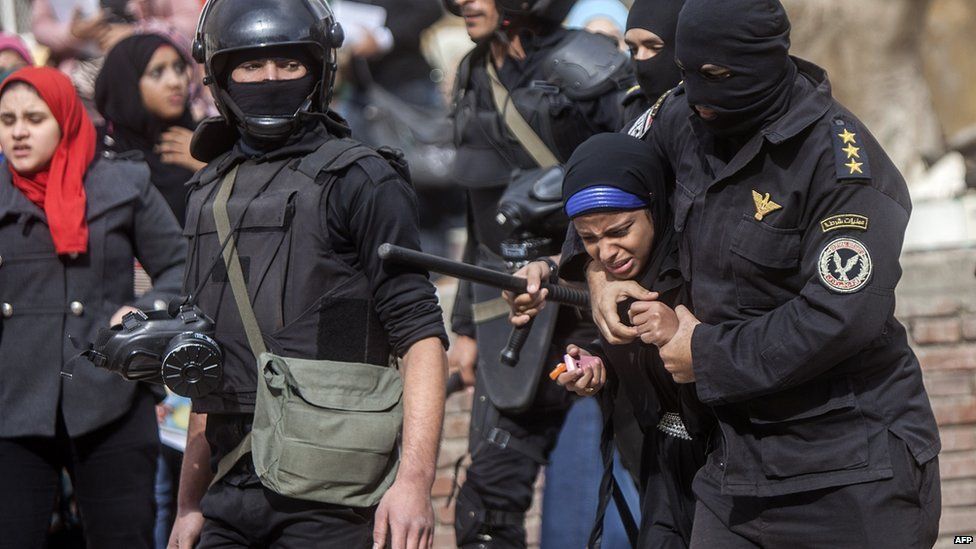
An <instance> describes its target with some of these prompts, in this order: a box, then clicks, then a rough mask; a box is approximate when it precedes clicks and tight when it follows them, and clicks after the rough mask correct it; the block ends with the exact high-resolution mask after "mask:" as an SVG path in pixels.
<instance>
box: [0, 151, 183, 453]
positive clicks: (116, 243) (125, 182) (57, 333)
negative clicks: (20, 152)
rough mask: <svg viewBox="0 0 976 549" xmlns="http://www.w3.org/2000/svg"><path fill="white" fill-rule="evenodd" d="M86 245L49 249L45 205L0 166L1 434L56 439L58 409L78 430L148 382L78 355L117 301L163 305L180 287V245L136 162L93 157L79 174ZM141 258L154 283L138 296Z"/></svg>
mask: <svg viewBox="0 0 976 549" xmlns="http://www.w3.org/2000/svg"><path fill="white" fill-rule="evenodd" d="M85 192H86V199H87V210H86V218H87V221H88V231H89V240H88V252H87V253H85V254H82V255H80V256H79V257H78V258H76V259H69V258H65V257H59V256H58V255H57V254H56V253H55V252H54V245H53V243H52V241H51V234H50V232H49V231H48V228H47V225H46V222H45V219H46V218H45V215H44V212H43V211H42V210H41V209H40V208H38V207H37V206H36V205H35V204H34V203H32V202H31V201H29V200H27V198H26V197H25V196H24V195H23V193H21V192H20V191H19V190H18V189H17V188H16V187H14V186H13V184H12V183H11V175H10V170H9V169H8V168H7V166H6V165H5V163H0V302H2V303H3V311H5V313H6V314H4V315H3V316H2V317H0V437H23V436H46V437H51V436H54V434H55V430H56V423H57V417H58V408H59V407H60V409H61V414H62V415H63V417H64V423H65V427H66V429H67V431H68V435H70V436H72V437H77V436H79V435H84V434H86V433H90V432H92V431H94V430H96V429H98V428H99V427H102V426H104V425H107V424H108V423H110V422H112V421H113V420H115V419H117V418H119V417H120V416H122V415H123V414H125V413H126V412H127V411H128V410H129V408H130V406H131V404H132V403H133V401H134V399H135V398H136V394H137V392H138V391H144V390H146V389H145V387H146V386H145V385H142V384H137V383H131V382H128V381H125V380H123V379H122V378H121V377H119V376H118V375H116V374H113V373H111V372H109V371H107V370H102V369H99V368H95V367H94V366H92V365H91V364H90V363H87V362H85V361H77V363H76V364H75V366H74V368H73V378H71V379H68V378H66V377H62V376H61V370H62V368H63V367H64V366H65V364H66V363H67V362H68V361H69V360H70V359H72V358H73V357H74V356H76V355H77V354H78V353H79V350H78V349H77V348H76V347H75V346H74V345H73V344H72V343H71V341H69V339H68V337H69V336H72V337H74V338H77V339H78V340H81V341H89V342H91V341H94V339H95V334H96V333H97V332H98V329H99V328H107V327H108V324H109V319H110V318H111V316H112V314H114V313H115V311H116V310H118V309H119V307H121V306H123V305H132V306H134V307H137V308H140V309H158V308H165V307H166V305H167V303H168V301H169V300H170V299H171V298H173V297H175V296H176V295H177V294H178V293H179V291H180V283H181V280H182V277H183V264H184V261H185V259H186V244H185V242H184V240H183V237H182V236H181V235H180V230H179V225H178V224H177V222H176V218H175V217H173V213H172V212H171V211H170V209H169V207H168V206H167V205H166V202H165V201H164V200H163V197H162V196H161V195H160V194H159V192H158V191H157V190H156V189H155V188H154V187H153V186H152V184H151V183H150V181H149V170H148V169H147V167H146V165H145V164H144V163H141V162H131V161H124V160H114V159H109V158H105V157H104V156H99V157H96V159H95V161H94V163H93V164H92V165H91V166H90V167H89V169H88V173H87V175H86V177H85ZM135 259H138V260H139V262H140V263H141V264H142V266H143V268H145V270H146V272H147V273H149V276H150V277H151V278H152V280H153V288H152V289H151V290H150V291H149V292H147V293H146V294H144V295H143V296H141V297H140V298H139V299H136V298H135V295H134V293H133V264H134V260H135Z"/></svg>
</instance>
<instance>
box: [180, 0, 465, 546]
mask: <svg viewBox="0 0 976 549" xmlns="http://www.w3.org/2000/svg"><path fill="white" fill-rule="evenodd" d="M200 26H201V32H200V34H199V35H198V40H197V42H196V44H195V45H194V50H195V55H196V56H197V59H198V60H199V61H202V62H205V64H206V69H207V81H208V83H209V84H210V85H211V91H212V92H213V93H214V96H215V98H216V100H217V105H218V108H219V109H220V110H221V114H222V115H223V116H222V117H220V118H216V119H211V120H209V121H206V122H204V123H203V124H201V126H200V127H199V128H198V129H197V132H196V134H195V135H194V142H193V152H194V155H195V156H197V157H198V158H204V157H205V158H206V159H207V160H209V164H208V165H207V167H206V168H204V169H203V170H201V171H200V172H199V173H197V174H196V175H195V176H194V178H193V179H192V180H191V182H190V183H189V185H190V189H191V190H190V195H189V198H188V205H187V222H186V228H185V234H186V236H187V237H188V238H189V239H190V246H191V252H190V260H189V261H188V267H187V276H186V283H185V288H186V289H187V290H188V291H190V292H193V293H194V296H195V299H196V303H197V305H198V306H199V307H200V308H201V309H202V310H203V311H204V312H205V313H207V315H208V316H210V317H211V318H213V319H214V321H215V334H214V337H215V339H216V340H217V341H218V343H220V345H221V348H222V351H223V359H224V370H223V375H222V377H221V379H220V383H219V385H218V386H217V388H216V389H215V390H214V391H213V392H212V393H210V394H208V395H205V396H202V397H200V398H194V400H193V411H194V412H196V413H202V414H207V429H206V439H207V441H208V443H209V445H210V450H211V457H212V461H211V464H212V465H213V466H214V468H215V469H216V465H217V464H218V463H221V460H222V458H223V457H224V456H228V455H230V456H237V455H238V453H239V452H237V451H236V449H237V448H238V445H239V443H241V441H242V440H244V439H245V435H246V434H247V433H248V432H250V430H251V426H252V422H253V418H254V410H255V398H256V393H257V389H258V387H257V381H258V380H257V366H256V364H257V360H256V357H255V356H254V353H253V352H252V347H251V346H250V345H249V341H248V339H247V336H246V335H245V334H246V331H245V325H244V324H245V323H244V322H243V321H242V316H241V313H240V311H239V308H238V307H237V305H236V301H235V297H234V292H233V290H232V289H231V285H230V283H229V277H228V273H227V269H226V268H224V265H225V263H224V261H223V258H222V251H223V249H224V246H225V242H224V241H223V240H222V239H221V238H219V237H218V235H217V222H216V220H215V215H214V212H215V210H216V209H217V208H215V206H214V204H215V202H216V200H217V196H216V195H217V190H218V188H222V183H221V182H222V180H223V179H225V176H226V175H227V174H230V173H231V172H232V171H236V178H235V181H234V186H233V188H232V189H233V190H232V192H231V193H230V196H229V198H228V199H227V202H226V212H227V215H228V218H229V225H230V227H232V228H233V229H234V245H235V248H236V252H237V255H238V256H239V258H240V260H239V263H240V267H241V270H242V271H243V279H244V283H245V285H246V289H247V294H248V295H247V297H248V298H249V299H250V302H251V307H252V308H253V312H254V317H256V322H257V324H258V328H259V329H258V330H257V331H259V332H260V334H261V337H262V339H263V340H264V344H265V346H266V347H267V349H268V351H269V352H271V353H273V354H274V355H277V356H280V357H288V358H295V359H307V360H311V361H328V362H329V363H331V365H337V364H338V365H339V366H340V367H348V368H359V367H364V368H365V367H367V366H370V365H372V366H374V367H375V366H381V367H387V366H389V367H393V366H392V364H394V362H395V361H394V360H393V359H394V358H395V357H396V356H402V355H403V354H404V353H405V352H406V351H407V350H408V349H409V348H410V346H411V345H413V344H414V343H416V342H418V341H420V340H422V339H427V338H431V337H436V338H440V339H441V341H443V342H444V344H445V345H446V343H447V339H446V335H445V333H444V328H443V323H442V318H441V310H440V307H439V305H438V303H437V298H436V296H435V293H434V288H433V286H432V285H431V284H430V283H429V281H428V280H427V275H426V273H424V272H418V271H410V270H405V269H395V268H391V267H387V266H384V265H382V264H381V263H380V259H379V257H378V256H377V254H376V250H377V248H378V246H379V245H380V244H382V243H384V242H395V243H397V244H399V245H402V246H406V247H408V248H413V249H419V235H418V230H417V213H416V196H415V195H414V193H413V189H412V188H411V186H410V185H409V183H408V182H407V180H406V174H407V171H406V167H405V166H404V165H403V164H402V162H401V161H400V159H399V157H398V156H397V155H395V154H393V153H391V152H388V151H387V152H383V153H382V154H381V153H379V152H377V151H374V150H373V149H370V148H367V147H365V146H363V145H361V144H359V143H358V142H356V141H353V140H351V139H350V138H349V129H348V127H347V126H346V125H345V123H344V122H343V121H342V120H341V119H340V118H339V117H338V116H337V115H334V114H332V113H329V112H328V110H327V105H328V104H329V98H330V96H331V90H332V77H333V75H334V74H335V69H336V67H335V50H336V48H338V47H339V46H340V45H341V42H342V32H341V28H340V27H339V26H338V24H337V23H336V22H335V20H334V18H333V16H332V13H331V10H330V9H329V7H328V5H327V4H325V3H324V2H320V1H318V0H291V1H289V2H280V3H277V4H275V5H274V6H271V7H269V5H268V4H267V3H266V2H263V0H255V1H254V2H251V1H250V0H212V2H210V3H208V6H207V7H206V9H205V10H204V14H203V16H202V18H201V25H200ZM268 58H270V59H280V58H286V59H297V60H298V61H299V62H301V63H302V65H303V66H304V67H305V68H306V74H305V76H302V77H301V78H292V79H276V80H264V81H262V82H246V83H242V82H237V81H235V80H232V79H231V78H230V77H229V76H230V73H231V71H232V70H233V69H234V67H237V66H240V65H241V64H243V63H247V62H250V61H254V60H261V59H268ZM327 371H328V370H326V369H323V375H326V373H325V372H327ZM261 382H262V383H265V379H262V380H261ZM294 383H295V384H296V385H297V387H298V388H299V390H300V389H301V388H302V382H301V380H296V381H295V382H294ZM326 386H327V384H326ZM306 396H307V395H306ZM358 402H359V401H358V400H357V399H346V400H345V401H343V402H339V401H334V402H333V401H330V402H329V404H328V405H327V406H328V408H330V409H332V410H336V412H337V414H341V413H343V412H345V413H347V414H349V415H353V414H354V413H355V412H357V411H358V412H364V411H367V410H364V409H361V408H359V407H358V406H360V404H359V403H358ZM294 417H297V416H294ZM299 431H300V430H299ZM306 431H307V429H306ZM339 431H340V432H342V431H343V429H339ZM323 438H325V439H326V440H322V441H321V443H320V446H321V448H320V447H317V446H312V445H311V443H310V442H309V441H300V442H293V443H292V449H296V450H295V454H298V455H300V451H301V450H297V448H305V447H307V451H308V452H310V453H312V452H317V451H320V452H328V451H330V450H331V451H332V452H334V453H341V452H342V449H341V448H338V449H332V448H330V447H329V446H328V444H329V440H327V439H328V438H329V437H323ZM336 438H338V435H337V436H336ZM289 442H291V441H288V442H285V444H288V443H289ZM347 453H349V454H350V455H354V456H355V455H357V454H355V453H352V452H351V451H350V452H347ZM298 459H301V458H300V457H299V458H298ZM391 459H392V460H394V461H392V462H391V463H390V467H393V466H395V460H396V459H397V458H396V456H395V455H394V456H393V457H392V458H391ZM225 461H227V460H225ZM280 461H281V462H284V461H285V460H284V459H281V460H280ZM340 463H341V462H340ZM341 464H342V466H343V467H350V465H351V466H355V464H349V463H348V460H347V462H346V463H341ZM221 465H222V466H227V465H229V464H228V463H221ZM232 465H233V466H232V467H231V468H230V470H229V472H227V473H226V474H224V475H223V476H220V477H219V478H218V480H217V481H216V482H215V483H214V484H213V485H212V486H211V487H210V489H209V490H208V491H207V494H206V495H205V496H204V498H203V501H202V502H201V509H202V511H203V515H204V517H205V518H206V524H205V525H204V528H203V531H202V533H201V537H200V544H199V547H239V546H247V547H253V546H284V547H305V546H309V547H311V546H315V547H343V548H346V547H369V546H371V544H372V520H373V512H374V508H372V507H364V508H355V507H350V506H347V505H333V504H325V503H320V502H316V501H304V500H300V499H296V498H298V497H301V495H298V496H295V497H285V496H283V495H281V494H279V493H276V492H274V491H272V490H270V489H268V488H266V487H265V486H263V485H262V483H261V481H260V480H259V479H258V476H257V475H256V474H255V471H254V465H253V461H252V458H251V455H250V454H244V455H243V457H240V458H239V459H237V461H236V462H235V463H233V464H232ZM287 467H288V466H287V465H282V469H285V472H286V473H288V472H289V471H290V470H287V469H286V468H287ZM300 470H301V469H300V468H299V471H300ZM221 472H222V471H221ZM296 473H297V472H296ZM333 473H334V472H333ZM302 474H305V475H307V474H309V473H308V472H302ZM312 474H314V473H312ZM328 474H329V472H328V471H323V475H328ZM312 480H318V479H312ZM322 480H323V482H324V481H325V480H326V479H325V478H323V479H322ZM368 482H372V481H368ZM369 489H370V487H366V486H363V490H364V491H368V490H369ZM374 492H375V490H374Z"/></svg>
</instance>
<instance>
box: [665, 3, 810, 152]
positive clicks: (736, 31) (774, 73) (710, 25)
mask: <svg viewBox="0 0 976 549" xmlns="http://www.w3.org/2000/svg"><path fill="white" fill-rule="evenodd" d="M676 48H677V59H678V62H679V63H680V64H681V66H682V67H683V71H682V75H683V77H684V82H685V90H686V93H687V96H688V104H689V105H690V106H692V108H694V106H695V105H698V106H702V107H708V108H710V109H714V110H715V111H716V112H717V113H718V118H717V119H715V120H712V121H707V120H704V119H702V122H704V124H705V126H706V127H707V128H708V129H709V131H711V132H712V133H713V134H714V135H716V136H719V137H725V138H743V137H748V136H749V134H750V133H752V132H754V131H755V130H757V129H759V128H761V127H764V126H765V125H767V124H769V123H770V122H773V121H774V120H776V119H778V118H779V117H781V116H782V115H783V114H784V113H785V112H786V111H787V109H788V108H789V102H790V92H791V90H792V88H793V83H794V80H795V78H796V74H797V68H796V64H795V63H793V60H792V59H790V56H789V49H790V20H789V17H787V15H786V10H785V9H784V8H783V5H782V4H781V3H780V2H779V0H687V1H686V2H685V7H684V9H682V10H681V16H680V17H679V18H678V29H677V36H676ZM709 63H710V64H713V65H719V66H722V67H726V68H728V69H729V70H730V71H732V76H730V77H728V78H725V79H722V80H711V79H708V78H706V77H705V76H704V75H703V74H702V73H701V72H700V71H699V69H701V67H702V66H703V65H706V64H709Z"/></svg>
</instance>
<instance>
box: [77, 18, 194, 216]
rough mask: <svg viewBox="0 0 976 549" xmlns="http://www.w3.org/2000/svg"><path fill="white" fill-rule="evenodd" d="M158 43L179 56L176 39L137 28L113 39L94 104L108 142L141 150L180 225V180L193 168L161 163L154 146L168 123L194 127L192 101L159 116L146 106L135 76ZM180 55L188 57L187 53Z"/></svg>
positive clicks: (182, 206) (182, 192)
mask: <svg viewBox="0 0 976 549" xmlns="http://www.w3.org/2000/svg"><path fill="white" fill-rule="evenodd" d="M161 46H171V47H172V48H173V49H175V50H176V51H177V52H178V53H179V54H180V56H181V57H183V53H182V52H181V51H180V48H179V47H177V46H176V44H173V43H172V42H171V41H170V40H169V39H167V38H165V37H163V36H160V35H158V34H135V35H133V36H130V37H128V38H126V39H124V40H122V41H120V42H119V43H118V44H116V45H115V47H113V48H112V50H111V51H109V52H108V55H106V56H105V64H104V66H103V67H102V70H101V72H100V73H99V74H98V78H97V79H96V80H95V106H96V107H97V108H98V112H100V113H101V115H102V117H103V118H105V128H104V131H105V134H106V137H107V139H106V140H105V141H106V148H107V149H108V150H111V151H115V152H119V153H124V152H130V151H139V152H141V153H142V155H143V158H144V159H145V160H146V163H147V164H149V171H150V176H151V179H152V183H153V185H154V186H155V187H156V188H157V189H159V191H160V192H161V193H162V194H163V197H164V198H165V199H166V202H167V203H168V204H169V206H170V209H172V210H173V213H174V214H176V217H177V219H178V220H179V221H180V224H181V225H182V224H183V221H184V217H185V214H186V193H187V191H186V189H185V188H184V184H185V183H186V182H187V181H189V179H190V177H191V176H192V175H193V172H191V171H190V170H188V169H186V168H184V167H182V166H177V165H175V164H166V163H164V162H163V161H162V159H161V158H160V157H159V155H158V154H157V153H156V152H155V151H154V148H155V146H156V144H157V143H158V141H159V136H160V134H162V132H163V131H165V130H166V129H167V128H170V127H173V126H181V127H183V128H187V129H191V130H192V129H193V128H194V127H195V124H194V123H193V115H192V113H191V112H190V105H189V102H187V104H186V107H185V108H184V110H183V115H182V116H181V117H180V118H179V119H177V120H161V119H159V118H157V117H156V116H154V115H153V114H151V113H150V112H149V111H147V110H146V107H145V105H144V104H143V101H142V94H141V93H140V91H139V80H140V79H141V78H142V75H143V73H144V72H145V70H146V66H147V65H149V61H150V59H152V56H153V54H154V53H156V50H158V49H159V48H160V47H161ZM183 60H184V61H186V62H188V60H187V59H186V58H185V57H184V58H183Z"/></svg>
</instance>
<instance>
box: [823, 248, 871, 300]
mask: <svg viewBox="0 0 976 549" xmlns="http://www.w3.org/2000/svg"><path fill="white" fill-rule="evenodd" d="M871 271H872V265H871V254H870V253H868V249H867V247H866V246H865V245H864V244H862V243H861V242H860V241H859V240H855V239H853V238H837V239H834V240H832V241H830V243H829V244H827V245H826V246H825V247H824V249H823V251H822V252H820V281H821V282H823V283H824V285H825V286H827V289H829V290H833V291H835V292H839V293H843V294H849V293H853V292H856V291H858V290H860V289H861V288H863V287H864V286H865V285H866V284H867V283H868V280H870V278H871Z"/></svg>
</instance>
